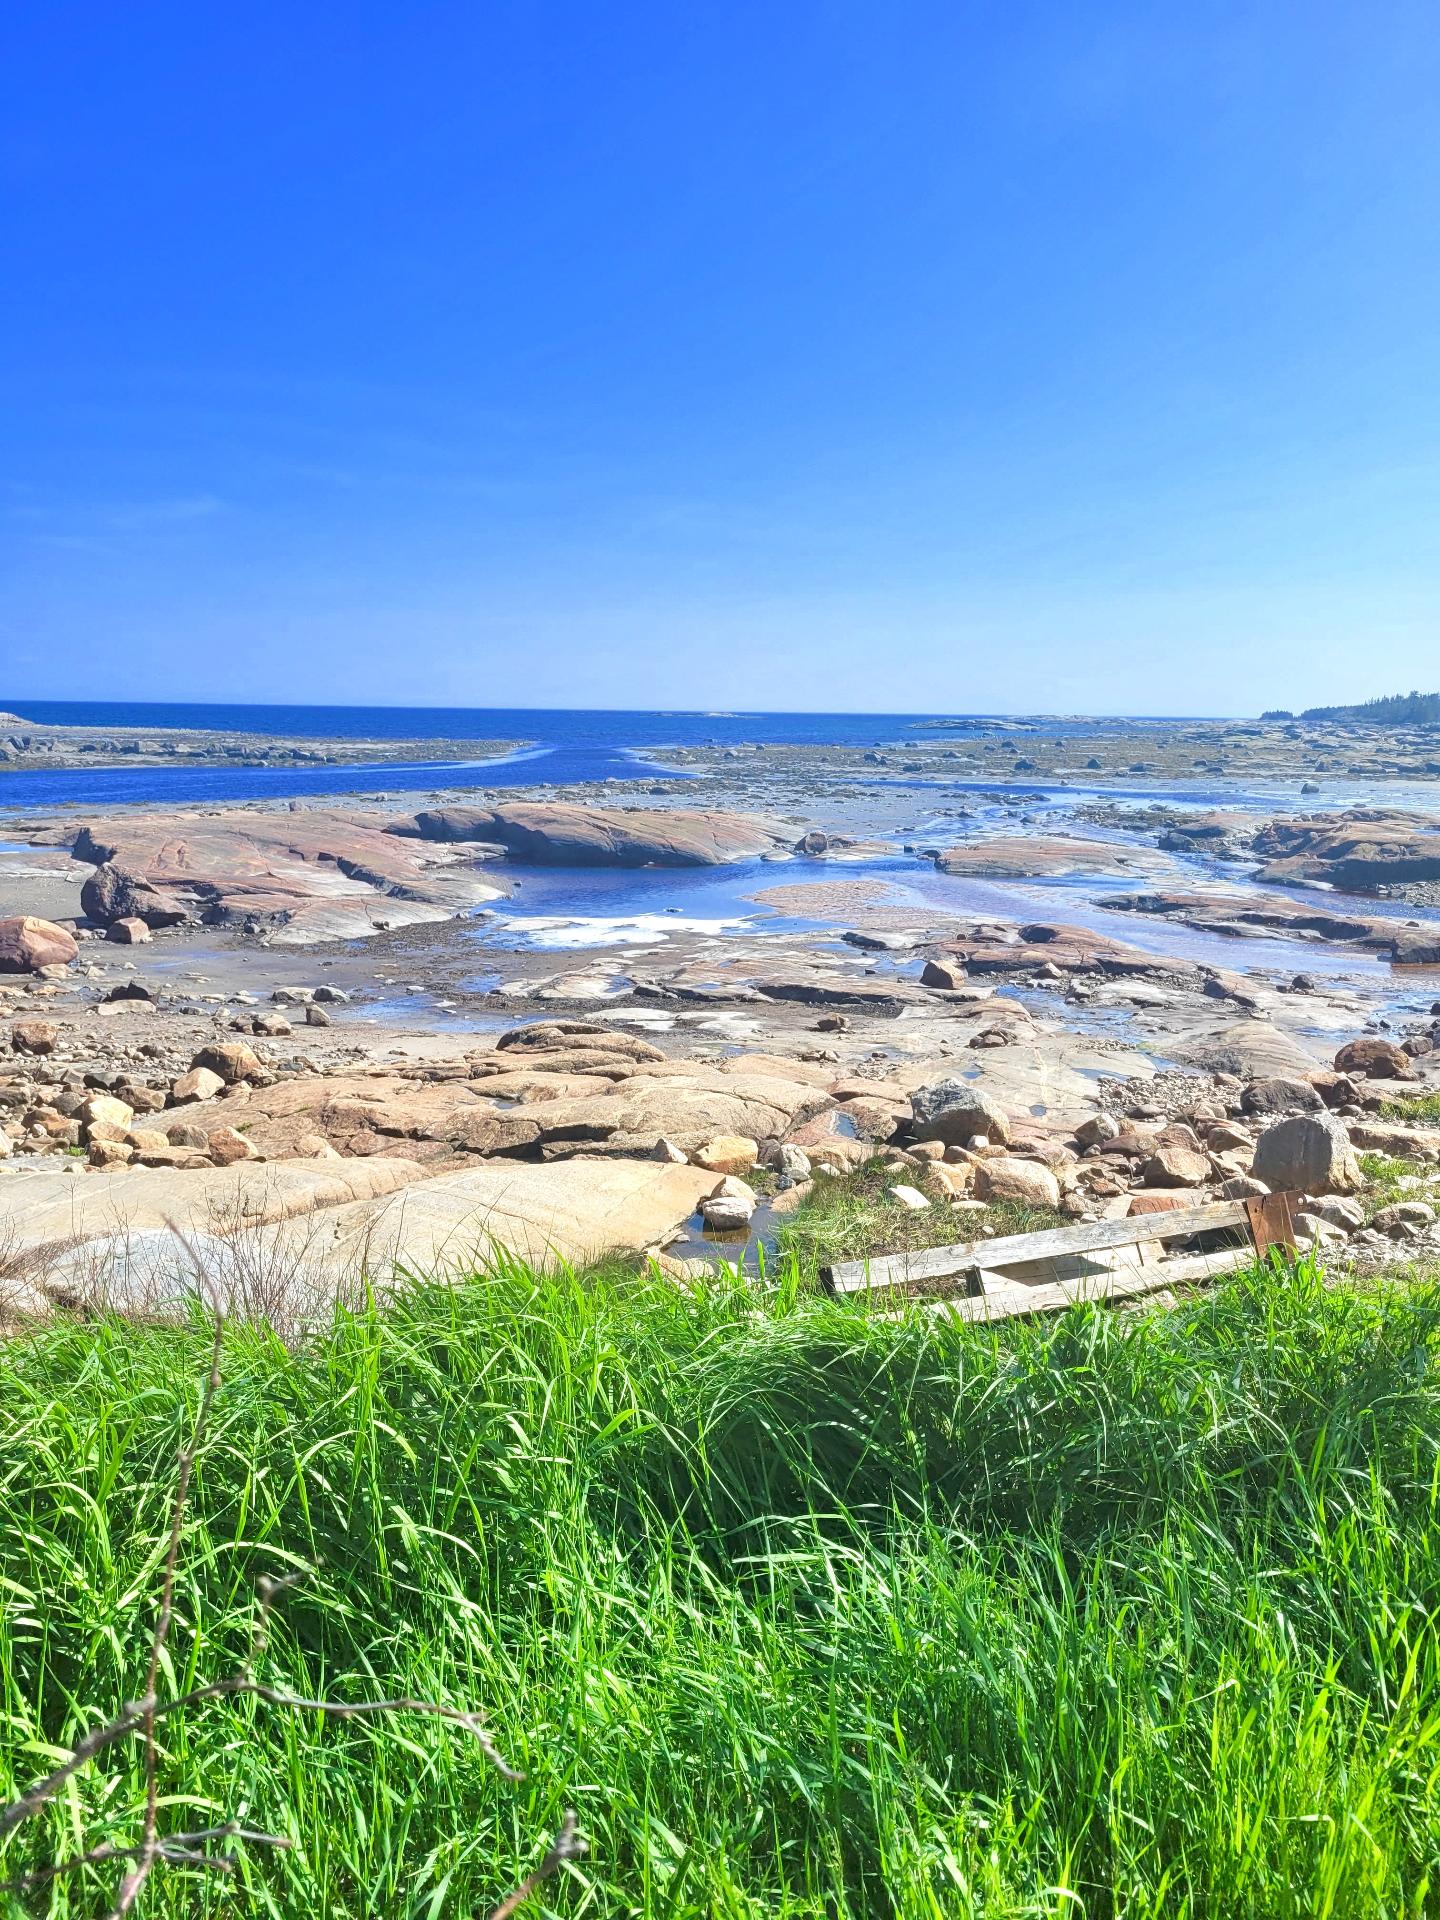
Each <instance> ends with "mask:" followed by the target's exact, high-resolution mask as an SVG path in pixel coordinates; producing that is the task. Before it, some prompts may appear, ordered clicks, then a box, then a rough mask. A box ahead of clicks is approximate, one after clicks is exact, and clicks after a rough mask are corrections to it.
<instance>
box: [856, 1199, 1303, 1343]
mask: <svg viewBox="0 0 1440 1920" xmlns="http://www.w3.org/2000/svg"><path fill="white" fill-rule="evenodd" d="M1293 1198H1294V1196H1292V1195H1291V1194H1288V1193H1277V1194H1269V1195H1267V1196H1266V1197H1265V1198H1264V1199H1263V1200H1222V1201H1217V1202H1213V1203H1211V1204H1209V1205H1206V1206H1199V1207H1185V1208H1182V1209H1179V1210H1177V1211H1175V1212H1171V1213H1146V1214H1139V1215H1135V1216H1133V1217H1127V1218H1126V1219H1124V1220H1090V1221H1085V1222H1083V1223H1082V1224H1081V1225H1079V1226H1074V1227H1055V1228H1051V1229H1047V1230H1045V1231H1043V1232H1040V1233H1015V1234H1009V1235H1007V1236H1006V1237H1005V1238H1003V1239H998V1240H967V1241H962V1242H960V1243H959V1244H957V1245H955V1246H952V1247H927V1248H925V1249H923V1250H922V1251H918V1252H914V1253H893V1254H886V1255H884V1256H883V1257H881V1258H879V1259H875V1260H841V1261H837V1262H836V1263H835V1264H834V1265H832V1266H829V1267H824V1268H822V1269H821V1275H820V1277H821V1281H822V1284H823V1285H824V1286H826V1287H827V1288H828V1289H829V1291H830V1292H831V1293H834V1294H856V1293H863V1294H866V1295H874V1294H879V1295H882V1296H887V1297H888V1303H889V1304H893V1303H894V1302H893V1296H894V1295H896V1294H897V1293H901V1294H903V1293H906V1292H912V1293H913V1292H916V1291H919V1290H923V1292H924V1293H925V1294H926V1295H927V1296H928V1295H929V1294H930V1293H931V1292H932V1291H933V1290H934V1289H935V1288H936V1287H937V1286H938V1287H939V1288H940V1289H941V1291H940V1292H939V1294H938V1297H936V1298H934V1299H930V1298H926V1300H925V1305H926V1306H927V1307H929V1308H931V1309H933V1310H934V1311H936V1312H948V1313H952V1314H957V1315H959V1316H960V1317H961V1318H963V1319H966V1320H1004V1319H1009V1318H1012V1317H1013V1316H1015V1315H1017V1314H1027V1313H1058V1312H1060V1311H1061V1310H1062V1309H1063V1308H1065V1307H1068V1306H1073V1305H1074V1304H1075V1302H1076V1301H1079V1300H1094V1301H1099V1302H1102V1303H1103V1302H1112V1301H1120V1300H1134V1299H1140V1298H1143V1297H1144V1296H1146V1295H1148V1294H1154V1293H1159V1292H1161V1291H1162V1290H1164V1289H1166V1288H1169V1287H1173V1286H1177V1285H1179V1286H1193V1285H1194V1284H1195V1283H1196V1281H1199V1280H1206V1279H1211V1278H1213V1277H1215V1276H1216V1275H1219V1274H1222V1273H1228V1272H1233V1271H1234V1270H1235V1269H1236V1268H1237V1267H1242V1266H1248V1265H1249V1263H1250V1262H1251V1261H1252V1260H1254V1259H1255V1257H1256V1255H1257V1254H1263V1253H1265V1252H1266V1251H1267V1250H1268V1249H1269V1248H1270V1247H1273V1246H1282V1247H1292V1248H1293V1246H1294V1244H1295V1231H1294V1225H1293V1217H1292V1200H1293ZM1237 1235H1238V1236H1239V1239H1238V1242H1237V1243H1236V1244H1232V1245H1229V1246H1226V1245H1220V1246H1212V1247H1211V1248H1209V1249H1208V1250H1201V1251H1196V1252H1189V1253H1179V1252H1177V1251H1175V1250H1174V1249H1173V1247H1172V1243H1174V1242H1179V1241H1192V1240H1195V1239H1198V1238H1205V1239H1210V1238H1212V1236H1220V1237H1222V1238H1223V1237H1226V1236H1229V1237H1233V1236H1237Z"/></svg>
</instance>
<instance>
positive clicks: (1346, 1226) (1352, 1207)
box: [1296, 1193, 1365, 1233]
mask: <svg viewBox="0 0 1440 1920" xmlns="http://www.w3.org/2000/svg"><path fill="white" fill-rule="evenodd" d="M1296 1211H1297V1212H1299V1213H1308V1214H1313V1215H1314V1216H1315V1218H1316V1219H1317V1220H1323V1221H1325V1223H1326V1224H1327V1225H1328V1226H1332V1227H1338V1228H1339V1229H1340V1231H1341V1232H1342V1233H1358V1232H1359V1231H1360V1229H1361V1227H1363V1226H1364V1224H1365V1209H1364V1208H1363V1207H1362V1206H1361V1205H1360V1203H1359V1201H1358V1200H1347V1199H1346V1198H1345V1197H1344V1195H1343V1194H1338V1193H1331V1194H1326V1195H1324V1196H1323V1197H1322V1198H1321V1199H1319V1200H1307V1201H1306V1202H1305V1203H1304V1205H1303V1206H1301V1207H1299V1208H1297V1210H1296Z"/></svg>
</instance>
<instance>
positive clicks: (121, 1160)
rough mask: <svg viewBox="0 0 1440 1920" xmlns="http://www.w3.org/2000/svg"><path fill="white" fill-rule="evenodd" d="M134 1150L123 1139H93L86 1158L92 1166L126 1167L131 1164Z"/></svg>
mask: <svg viewBox="0 0 1440 1920" xmlns="http://www.w3.org/2000/svg"><path fill="white" fill-rule="evenodd" d="M134 1151H135V1149H134V1148H133V1147H131V1146H127V1145H126V1143H125V1142H124V1141H123V1140H95V1139H92V1140H91V1142H90V1145H89V1147H88V1149H87V1150H86V1158H87V1159H88V1160H89V1162H90V1164H91V1166H92V1167H124V1166H128V1165H129V1163H130V1158H131V1156H132V1154H133V1153H134Z"/></svg>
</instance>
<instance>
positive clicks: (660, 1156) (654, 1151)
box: [650, 1138, 685, 1167]
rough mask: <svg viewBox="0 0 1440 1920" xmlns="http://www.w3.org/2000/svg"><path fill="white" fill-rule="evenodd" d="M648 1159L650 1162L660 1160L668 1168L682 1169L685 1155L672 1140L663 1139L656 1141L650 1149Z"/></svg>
mask: <svg viewBox="0 0 1440 1920" xmlns="http://www.w3.org/2000/svg"><path fill="white" fill-rule="evenodd" d="M650 1158H651V1159H652V1160H662V1161H664V1162H665V1163H666V1164H667V1165H668V1166H672V1167H683V1166H684V1165H685V1155H684V1153H683V1152H682V1150H681V1149H680V1148H679V1147H677V1146H676V1144H675V1142H674V1141H673V1140H666V1139H663V1138H662V1139H659V1140H657V1141H656V1142H655V1144H654V1146H653V1147H652V1148H651V1149H650Z"/></svg>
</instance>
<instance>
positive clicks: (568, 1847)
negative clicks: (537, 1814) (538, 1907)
mask: <svg viewBox="0 0 1440 1920" xmlns="http://www.w3.org/2000/svg"><path fill="white" fill-rule="evenodd" d="M584 1853H585V1842H584V1841H583V1840H582V1839H581V1838H580V1836H579V1835H578V1834H577V1833H576V1831H575V1815H574V1813H573V1812H571V1810H570V1809H569V1808H568V1807H567V1808H566V1810H565V1818H564V1819H563V1820H562V1821H561V1822H560V1831H559V1832H558V1833H557V1834H556V1836H555V1838H554V1839H553V1840H552V1841H551V1842H550V1845H549V1847H548V1848H547V1849H546V1851H545V1857H544V1859H543V1860H542V1861H541V1862H540V1864H539V1866H538V1867H536V1869H535V1871H534V1872H533V1873H529V1874H527V1875H526V1876H525V1878H524V1879H523V1880H522V1881H521V1882H520V1884H519V1886H518V1887H516V1889H515V1891H514V1892H513V1893H507V1894H506V1896H505V1898H504V1899H503V1900H502V1901H501V1902H500V1904H499V1906H498V1907H496V1908H495V1909H494V1911H493V1912H492V1913H491V1915H490V1920H510V1915H511V1914H512V1913H514V1912H515V1911H516V1910H517V1908H519V1907H521V1906H523V1905H524V1903H525V1901H527V1900H528V1899H529V1898H530V1896H531V1894H532V1893H534V1891H535V1889H536V1888H537V1887H538V1886H540V1885H541V1884H542V1883H543V1882H544V1881H546V1880H548V1879H549V1878H550V1876H551V1874H552V1873H558V1872H559V1871H560V1869H561V1867H563V1866H564V1864H565V1862H566V1861H567V1860H579V1859H580V1858H582V1856H583V1855H584Z"/></svg>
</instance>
